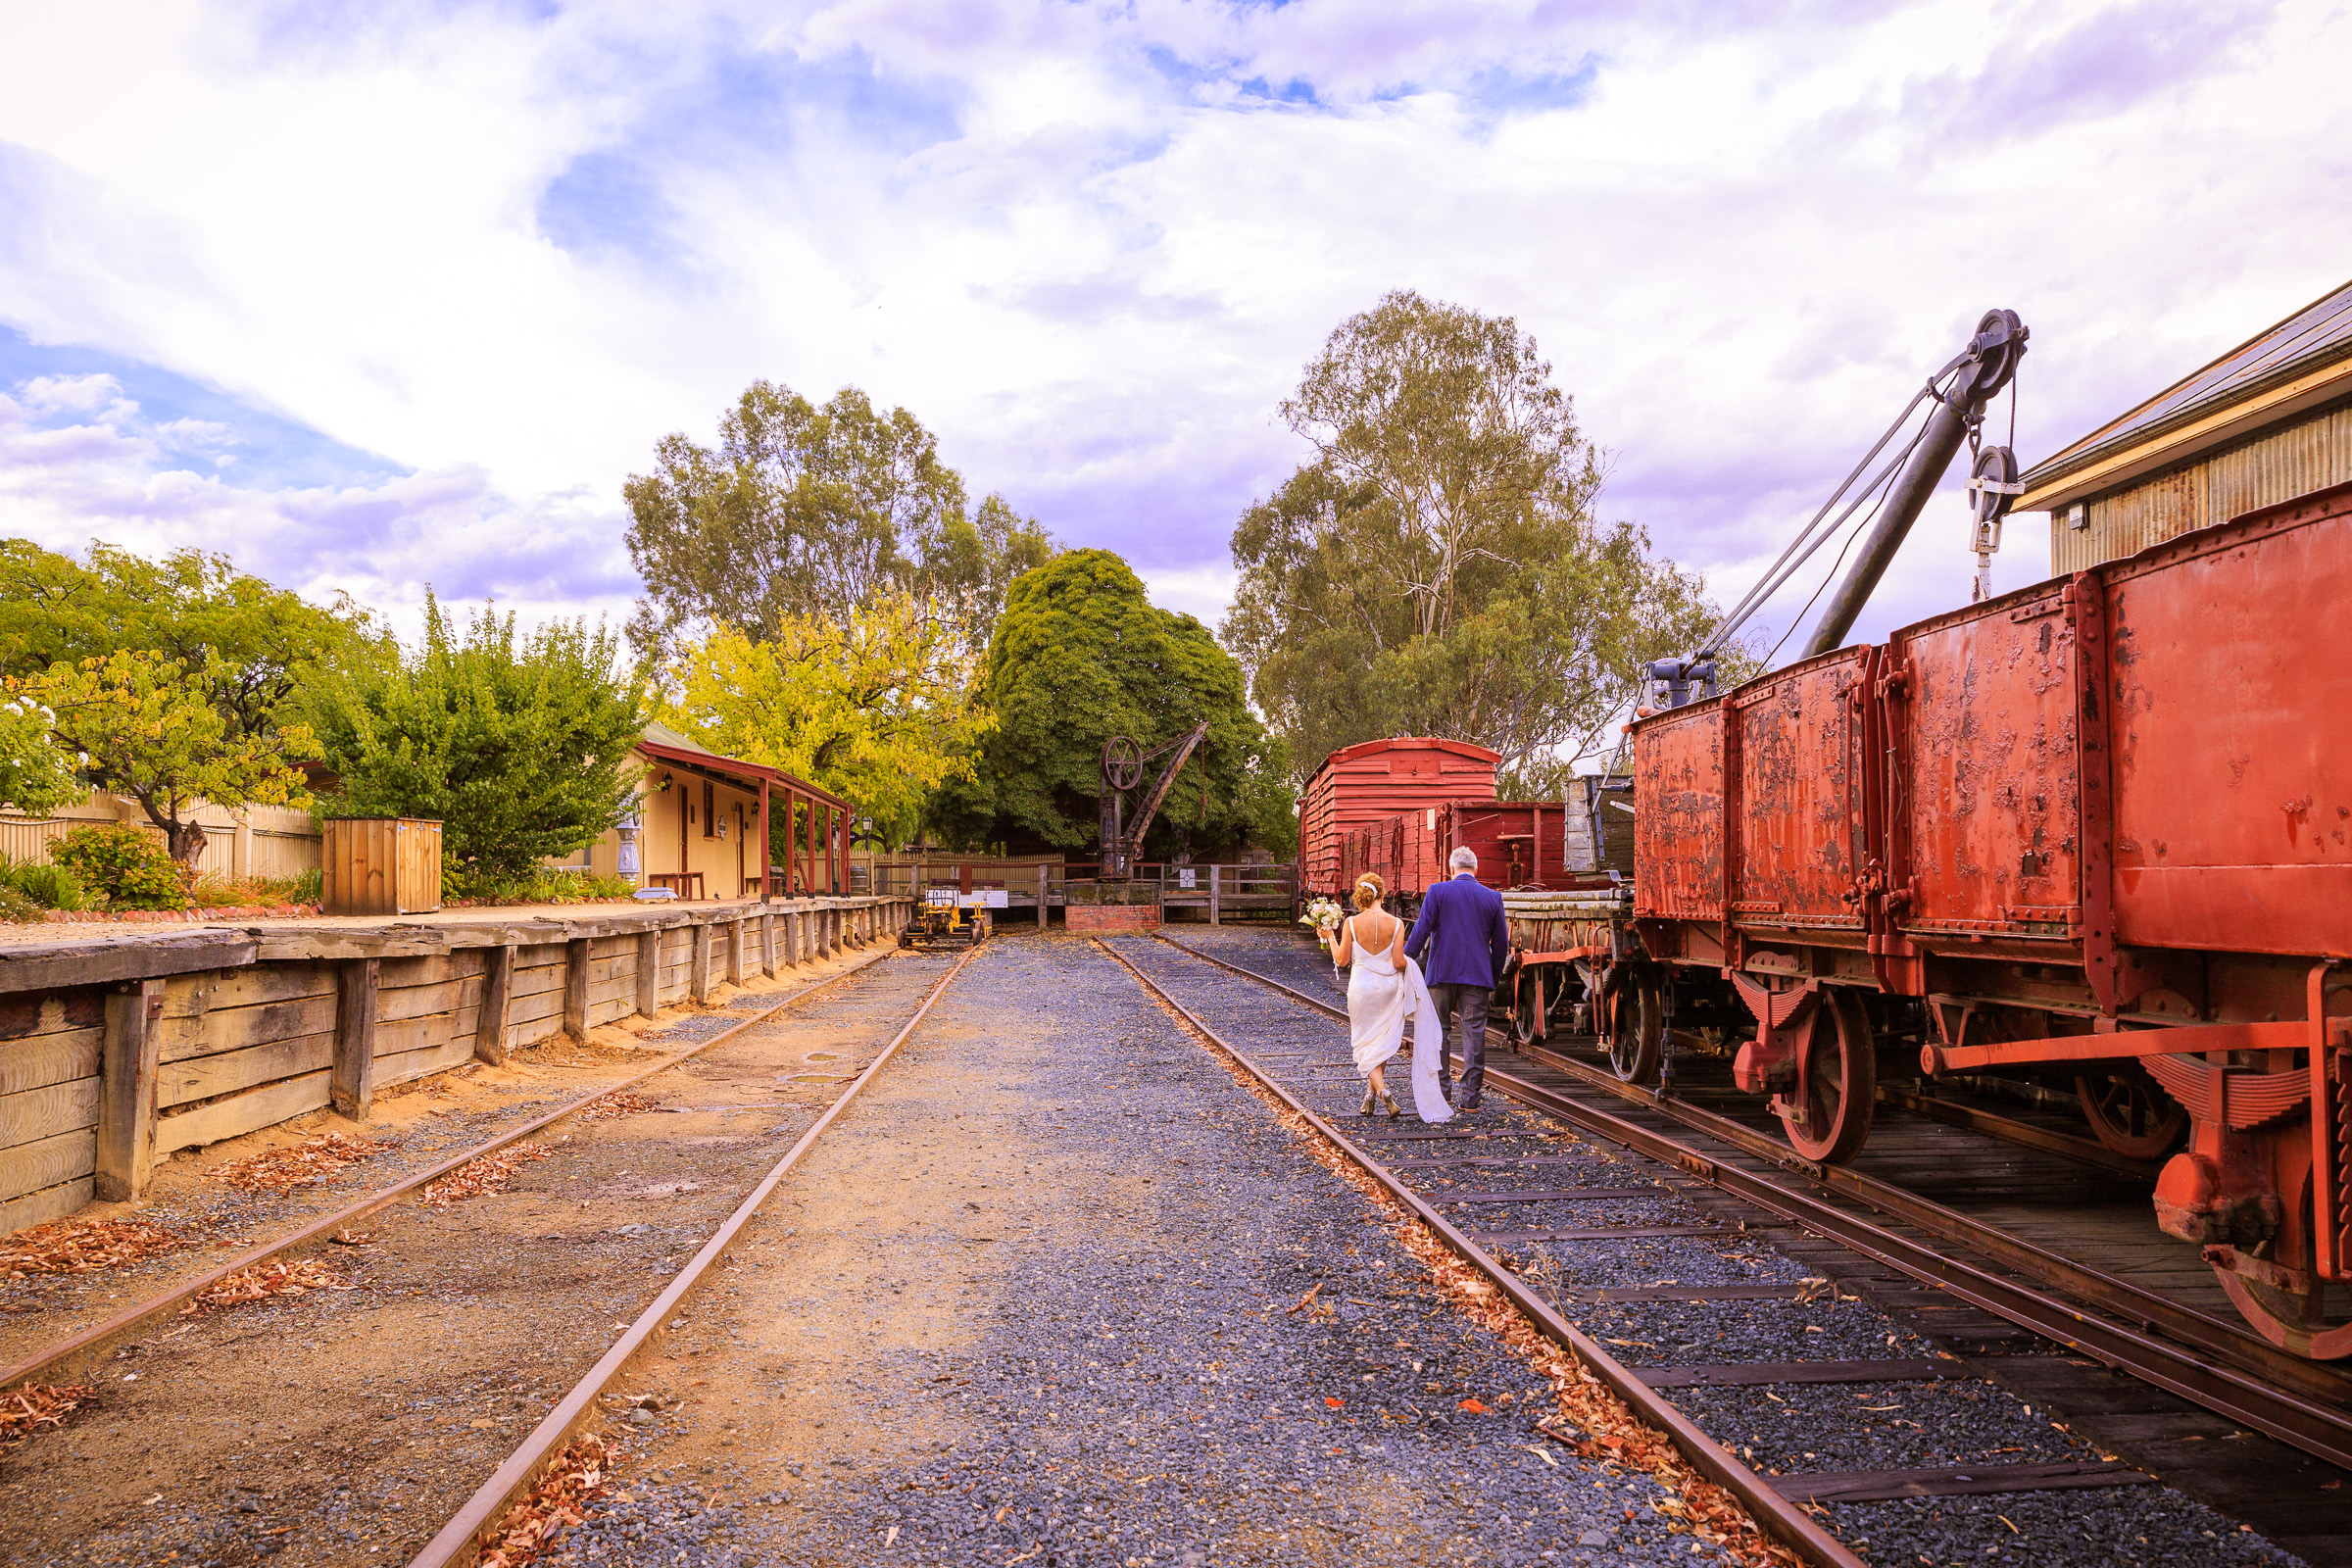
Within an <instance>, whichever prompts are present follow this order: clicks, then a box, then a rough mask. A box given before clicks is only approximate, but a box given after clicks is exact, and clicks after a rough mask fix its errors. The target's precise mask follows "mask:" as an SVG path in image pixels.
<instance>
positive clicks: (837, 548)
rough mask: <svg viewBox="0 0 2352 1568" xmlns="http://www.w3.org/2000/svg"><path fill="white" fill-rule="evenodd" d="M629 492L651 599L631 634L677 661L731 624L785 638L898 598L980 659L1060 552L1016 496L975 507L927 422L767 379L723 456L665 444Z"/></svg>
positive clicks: (738, 406)
mask: <svg viewBox="0 0 2352 1568" xmlns="http://www.w3.org/2000/svg"><path fill="white" fill-rule="evenodd" d="M622 495H623V496H624V498H625V499H626V500H627V502H628V507H629V516H630V522H629V530H628V544H629V559H630V560H631V562H633V563H634V564H635V565H636V567H637V570H638V573H639V574H640V575H641V576H643V577H644V579H645V584H646V591H647V595H648V597H647V599H646V600H645V601H643V602H641V603H640V605H639V606H638V611H637V613H636V615H635V616H634V617H632V619H631V620H630V622H629V635H630V637H631V639H632V640H633V641H634V642H635V643H636V644H637V646H638V647H639V648H640V649H644V650H648V651H654V650H659V651H661V652H662V653H665V654H666V653H670V652H674V650H675V647H676V645H677V643H678V641H679V640H680V639H681V638H686V639H692V638H695V637H699V636H702V635H705V634H707V633H709V632H711V631H713V630H717V629H719V628H728V629H732V630H734V631H737V632H740V633H742V634H743V635H744V636H745V637H746V638H748V639H750V640H751V641H753V642H756V643H759V642H774V641H775V640H776V639H777V638H778V637H779V636H780V635H781V634H782V632H783V630H784V628H785V626H786V624H787V622H789V621H791V620H793V619H795V618H798V619H802V620H808V619H810V618H825V617H838V616H840V615H841V614H843V613H845V612H847V611H849V610H850V609H853V608H855V607H858V606H864V605H869V604H873V603H876V602H878V601H879V600H881V599H883V598H885V597H888V596H889V595H892V594H906V595H908V596H911V597H912V598H913V599H914V600H915V601H916V602H917V603H918V604H921V605H922V606H924V607H925V609H926V611H927V612H929V613H937V614H939V615H941V616H942V617H944V618H945V619H946V620H947V621H948V623H949V624H950V625H952V626H953V627H954V628H955V630H956V634H957V635H958V636H959V637H960V638H962V639H963V641H964V643H965V644H966V646H967V648H968V649H969V650H970V651H972V652H975V653H976V652H977V651H978V649H979V648H980V647H982V646H983V645H985V643H986V642H987V639H988V634H989V629H990V628H991V627H992V626H993V625H994V624H995V623H996V617H997V614H998V613H999V612H1000V611H1001V610H1002V608H1003V606H1004V600H1005V588H1006V586H1007V585H1008V584H1009V583H1010V582H1011V581H1012V579H1013V578H1014V577H1016V576H1018V575H1019V574H1020V573H1021V572H1023V571H1025V570H1027V569H1029V568H1030V567H1031V566H1035V565H1038V564H1042V563H1043V562H1045V561H1046V560H1047V559H1048V558H1050V557H1051V556H1052V555H1053V553H1054V545H1053V541H1052V540H1051V539H1049V538H1048V537H1047V535H1046V532H1045V530H1044V529H1042V528H1040V527H1039V526H1038V524H1037V522H1036V521H1035V520H1034V519H1032V518H1024V517H1022V516H1021V515H1018V514H1017V513H1015V512H1014V511H1013V510H1012V508H1011V507H1010V506H1009V505H1008V504H1007V503H1006V502H1005V500H1004V499H1003V498H1002V497H999V496H993V495H992V496H990V497H988V498H987V499H986V500H984V501H982V502H981V503H980V505H979V507H978V508H977V509H973V508H971V507H970V506H969V505H968V504H967V500H966V496H965V491H964V484H963V477H962V475H960V474H958V473H957V472H956V470H955V469H954V468H951V467H949V466H947V465H946V464H944V463H942V462H941V461H940V459H939V443H938V440H937V438H936V437H934V436H933V435H932V434H931V432H930V431H929V430H926V429H925V428H924V427H923V425H922V422H921V421H920V420H918V419H917V418H915V417H914V416H913V415H911V414H909V413H907V411H906V410H905V409H893V410H891V411H890V412H889V413H887V414H885V413H883V412H882V411H881V410H879V409H877V408H875V407H874V405H873V403H872V401H871V400H870V399H868V398H867V397H866V395H865V394H864V393H863V392H860V391H858V389H857V388H856V387H844V388H842V390H841V391H839V392H837V393H836V394H834V396H833V398H832V399H831V400H830V401H829V402H827V403H825V404H823V405H822V406H821V407H820V406H818V405H816V404H812V403H810V402H809V400H808V399H807V398H805V397H803V396H801V395H800V394H799V393H797V392H794V391H793V390H792V389H791V388H789V387H784V386H779V385H776V384H775V383H773V382H770V381H755V382H753V383H752V384H751V386H750V387H749V388H748V389H746V390H745V392H744V394H743V396H742V397H741V398H739V399H737V400H736V403H735V406H734V407H733V408H731V409H729V410H728V411H727V412H726V414H725V415H724V416H723V417H721V418H720V420H719V440H718V445H717V447H716V448H715V449H713V448H709V447H703V446H698V445H697V444H695V443H694V442H693V441H691V440H689V439H688V438H687V437H686V436H684V435H682V434H677V435H670V436H667V437H664V438H663V439H662V442H661V444H660V445H659V446H658V447H657V448H656V449H655V462H654V470H653V472H651V473H649V474H632V475H631V476H630V477H629V479H628V482H627V483H626V484H625V485H624V486H622Z"/></svg>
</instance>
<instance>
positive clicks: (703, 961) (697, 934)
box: [686, 920, 711, 1003]
mask: <svg viewBox="0 0 2352 1568" xmlns="http://www.w3.org/2000/svg"><path fill="white" fill-rule="evenodd" d="M686 972H687V976H688V983H689V984H690V985H691V986H692V987H693V992H694V1000H695V1001H696V1002H698V1003H707V1002H709V1001H710V1000H711V922H710V921H708V920H697V921H696V922H695V923H694V957H693V960H692V962H691V963H690V964H689V965H688V966H687V971H686Z"/></svg>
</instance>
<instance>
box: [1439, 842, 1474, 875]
mask: <svg viewBox="0 0 2352 1568" xmlns="http://www.w3.org/2000/svg"><path fill="white" fill-rule="evenodd" d="M1446 864H1447V865H1449V866H1451V867H1453V868H1454V869H1455V870H1456V871H1475V870H1477V869H1478V852H1477V851H1476V850H1474V849H1472V848H1471V847H1470V846H1469V845H1467V844H1465V845H1463V846H1462V847H1461V848H1460V849H1458V850H1456V851H1454V852H1453V854H1452V855H1450V856H1448V857H1447V858H1446Z"/></svg>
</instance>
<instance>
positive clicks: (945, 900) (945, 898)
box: [923, 888, 956, 909]
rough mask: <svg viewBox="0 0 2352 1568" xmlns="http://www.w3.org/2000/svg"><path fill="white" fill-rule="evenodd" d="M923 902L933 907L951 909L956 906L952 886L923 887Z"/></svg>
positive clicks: (954, 892)
mask: <svg viewBox="0 0 2352 1568" xmlns="http://www.w3.org/2000/svg"><path fill="white" fill-rule="evenodd" d="M923 902H924V903H925V904H928V905H930V906H931V907H934V908H941V909H952V908H954V907H956V890H955V889H954V888H925V889H924V890H923Z"/></svg>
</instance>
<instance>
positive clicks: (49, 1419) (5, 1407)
mask: <svg viewBox="0 0 2352 1568" xmlns="http://www.w3.org/2000/svg"><path fill="white" fill-rule="evenodd" d="M97 1392H98V1391H97V1390H96V1389H93V1388H91V1387H90V1386H89V1385H88V1384H86V1383H75V1384H66V1385H58V1384H48V1383H27V1384H25V1386H24V1387H23V1388H21V1389H5V1390H0V1453H7V1452H10V1451H11V1450H13V1449H14V1448H16V1447H17V1446H19V1445H21V1444H23V1443H24V1441H25V1439H26V1438H29V1437H31V1436H32V1435H33V1433H34V1432H36V1431H38V1430H39V1429H40V1428H42V1427H54V1426H59V1425H62V1424H63V1423H64V1422H65V1419H66V1417H68V1416H70V1415H72V1414H73V1412H74V1410H75V1409H76V1408H78V1407H79V1405H80V1404H81V1401H82V1400H84V1399H86V1398H88V1397H90V1396H91V1395H93V1394H95V1393H97Z"/></svg>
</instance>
